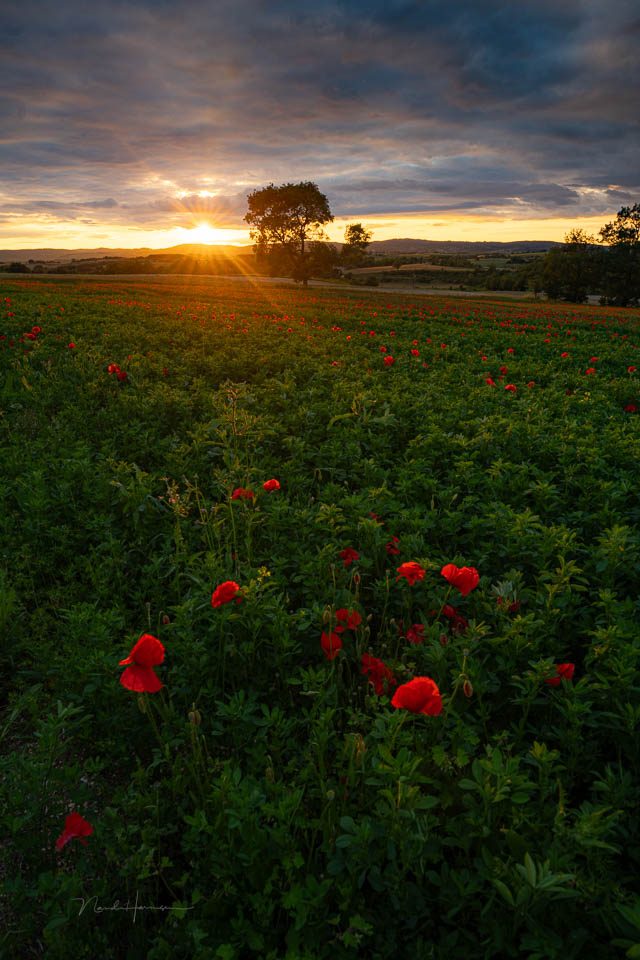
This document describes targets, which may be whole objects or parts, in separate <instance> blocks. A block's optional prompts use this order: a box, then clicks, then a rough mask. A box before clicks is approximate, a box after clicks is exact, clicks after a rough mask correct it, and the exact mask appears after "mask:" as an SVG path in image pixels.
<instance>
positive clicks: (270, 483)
mask: <svg viewBox="0 0 640 960" xmlns="http://www.w3.org/2000/svg"><path fill="white" fill-rule="evenodd" d="M262 489H263V490H266V491H267V493H271V491H272V490H279V489H280V484H279V483H278V481H277V480H275V479H273V480H267V482H266V483H263V484H262Z"/></svg>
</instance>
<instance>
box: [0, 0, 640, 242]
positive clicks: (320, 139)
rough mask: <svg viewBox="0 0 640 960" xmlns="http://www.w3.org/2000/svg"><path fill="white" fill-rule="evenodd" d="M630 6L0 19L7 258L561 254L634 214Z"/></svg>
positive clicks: (441, 1) (490, 3)
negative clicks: (423, 243) (454, 251)
mask: <svg viewBox="0 0 640 960" xmlns="http://www.w3.org/2000/svg"><path fill="white" fill-rule="evenodd" d="M639 48H640V6H639V5H638V3H637V0H607V2H605V0H562V2H558V0H535V2H530V0H510V2H507V0H422V2H406V0H366V2H363V0H343V2H340V3H338V2H328V0H314V2H313V3H312V4H311V3H308V4H306V3H304V2H303V0H92V2H91V3H87V2H86V0H57V2H55V3H54V2H51V0H19V2H14V0H0V247H2V248H5V249H18V248H29V249H33V248H38V247H56V248H65V247H66V248H79V247H100V246H107V247H133V248H135V247H153V248H158V247H165V246H171V245H173V244H177V243H184V242H211V243H213V242H219V243H236V244H243V243H249V242H250V237H249V234H248V227H247V224H246V223H245V222H244V219H243V218H244V215H245V213H246V212H247V194H248V193H250V192H251V191H252V190H255V189H260V188H261V187H263V186H266V185H267V184H269V183H275V184H276V185H277V184H280V183H286V182H298V181H301V180H311V181H313V182H314V183H316V184H317V185H318V187H319V188H320V190H321V191H322V192H323V193H324V194H326V196H327V198H328V200H329V204H330V207H331V212H332V213H333V215H334V217H335V220H334V222H333V223H332V224H331V225H329V227H328V228H327V233H328V235H329V237H330V238H331V239H332V240H335V241H340V240H342V239H343V235H344V229H345V226H346V225H347V224H348V223H354V222H358V223H362V224H363V225H364V226H365V227H366V228H367V229H369V230H371V231H372V233H373V237H374V239H375V240H384V239H389V238H392V237H420V238H423V239H433V240H519V239H522V240H533V239H541V240H562V239H563V237H564V235H565V234H566V233H567V232H568V231H569V230H570V229H571V228H573V227H581V228H583V229H586V230H587V232H591V233H596V234H597V232H598V230H599V229H600V227H602V226H603V225H604V224H605V223H607V222H609V221H611V220H613V219H615V216H616V214H617V212H618V210H619V209H620V208H621V207H623V206H632V205H633V204H634V203H638V202H640V106H639V105H640V67H639V62H640V61H639V58H638V53H637V52H638V49H639Z"/></svg>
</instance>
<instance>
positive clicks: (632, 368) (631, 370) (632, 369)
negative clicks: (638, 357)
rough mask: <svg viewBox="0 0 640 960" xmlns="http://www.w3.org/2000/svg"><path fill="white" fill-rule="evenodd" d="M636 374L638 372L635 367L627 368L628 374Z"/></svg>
mask: <svg viewBox="0 0 640 960" xmlns="http://www.w3.org/2000/svg"><path fill="white" fill-rule="evenodd" d="M635 372H636V368H635V367H627V373H635Z"/></svg>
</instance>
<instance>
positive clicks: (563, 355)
mask: <svg viewBox="0 0 640 960" xmlns="http://www.w3.org/2000/svg"><path fill="white" fill-rule="evenodd" d="M560 356H561V357H568V356H569V354H568V353H561V354H560Z"/></svg>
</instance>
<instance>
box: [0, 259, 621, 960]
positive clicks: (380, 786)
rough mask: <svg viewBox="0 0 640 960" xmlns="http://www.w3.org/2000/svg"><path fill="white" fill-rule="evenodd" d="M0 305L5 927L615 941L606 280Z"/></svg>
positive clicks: (316, 942)
mask: <svg viewBox="0 0 640 960" xmlns="http://www.w3.org/2000/svg"><path fill="white" fill-rule="evenodd" d="M0 336H1V337H2V339H0V429H1V437H2V447H1V451H2V454H1V456H2V459H1V464H2V468H1V474H0V496H1V503H2V509H1V511H0V517H1V523H2V530H1V533H2V541H1V542H2V550H1V554H2V562H1V564H0V636H1V646H0V651H1V656H2V659H1V669H2V691H3V701H2V702H3V706H2V711H1V712H0V739H1V741H2V748H3V749H2V751H1V758H0V764H1V768H0V823H1V824H2V828H3V837H4V842H3V845H2V855H1V856H0V890H1V891H2V897H1V900H0V916H1V919H2V923H1V924H0V956H1V957H4V956H6V957H19V958H21V960H22V958H26V957H30V956H47V957H51V958H58V957H59V958H65V960H68V958H73V960H76V958H81V957H87V958H97V957H100V958H114V960H119V958H122V957H132V958H136V960H137V958H141V957H144V958H149V960H175V958H184V960H191V958H196V960H209V958H221V960H253V958H255V960H258V958H261V960H285V958H286V960H325V958H326V960H342V958H366V960H406V958H409V957H413V958H416V960H422V958H431V957H433V958H442V960H445V958H446V960H456V958H463V960H467V958H470V957H473V958H505V957H525V958H530V960H544V958H555V957H562V958H563V960H570V958H579V957H584V956H588V957H589V958H590V960H609V958H612V957H624V956H625V955H627V956H629V957H634V956H640V897H639V896H638V880H637V878H638V872H639V870H640V826H639V821H638V816H637V811H638V804H639V801H640V765H639V760H640V757H639V748H638V734H639V729H640V698H639V692H640V676H639V662H638V661H639V657H640V589H639V586H640V529H639V521H640V498H639V497H638V476H639V469H640V466H639V456H640V433H639V429H638V424H639V422H640V421H639V415H638V411H639V410H640V362H639V361H640V356H639V353H640V350H639V346H640V315H639V313H638V311H635V312H634V311H631V310H620V309H618V310H613V309H604V308H595V307H580V308H576V309H569V308H567V307H566V306H561V307H560V306H556V305H553V304H548V303H544V304H528V305H525V304H516V303H513V302H510V303H509V302H500V301H499V300H496V301H495V302H493V301H492V302H489V301H487V300H486V299H483V300H482V301H480V300H478V301H475V300H471V299H465V300H462V299H459V300H456V299H455V298H435V297H427V296H420V295H415V296H413V297H411V296H406V297H402V296H398V295H391V294H386V295H385V294H379V293H375V292H368V293H362V294H360V293H348V292H340V291H336V289H335V288H333V289H327V290H324V289H321V288H314V289H309V290H304V289H302V288H296V287H293V286H291V285H282V286H278V285H273V284H271V285H270V284H262V285H252V284H250V283H245V282H233V281H217V280H216V281H210V282H204V281H202V280H201V279H197V280H193V281H192V282H188V281H183V280H180V281H177V282H174V281H170V282H158V281H153V280H148V279H141V280H132V281H130V282H129V281H127V282H122V283H119V282H115V281H109V280H104V281H90V280H79V279H68V278H60V279H55V280H41V281H38V280H36V279H34V278H24V279H18V278H17V277H16V278H11V279H2V280H0ZM636 367H637V368H638V369H636ZM270 480H277V481H278V484H269V483H268V482H269V481H270ZM265 483H266V484H267V488H266V489H265V487H264V484H265ZM270 487H271V488H272V489H269V488H270ZM234 494H235V495H234ZM405 564H412V565H413V566H411V567H408V568H407V567H406V566H405V567H403V566H402V565H405ZM448 565H455V566H456V567H458V568H464V567H467V568H472V569H473V570H475V571H477V573H478V582H477V583H475V582H474V578H473V575H472V574H470V575H469V576H470V577H471V579H470V580H469V582H468V583H466V581H465V579H464V578H463V580H462V581H459V580H457V579H456V577H455V576H454V571H451V569H449V571H445V573H446V574H447V576H445V575H443V573H442V570H443V568H445V567H447V566H448ZM406 570H414V571H416V573H417V576H416V578H413V577H409V578H407V577H406V576H404V575H403V573H404V572H405V571H406ZM451 580H453V581H454V582H453V583H452V582H450V581H451ZM411 581H414V582H411ZM465 583H466V585H465ZM224 584H232V586H231V587H227V588H226V590H225V589H223V590H222V591H220V590H219V589H218V588H220V587H221V586H222V585H224ZM456 584H459V585H462V586H463V588H464V589H463V590H462V591H461V590H460V589H459V586H457V585H456ZM467 588H469V589H467ZM226 591H228V592H226ZM220 598H221V602H218V600H219V599H220ZM212 601H215V605H214V603H213V602H212ZM144 634H148V635H151V636H152V637H154V638H156V640H157V641H159V644H161V645H162V648H164V652H163V655H162V653H159V652H158V651H160V650H161V649H162V648H161V647H160V646H159V645H158V643H157V642H156V641H145V643H148V644H150V645H151V646H150V649H151V650H152V653H153V654H155V656H152V657H151V658H150V659H152V660H153V661H154V665H153V666H152V667H150V666H149V663H148V660H144V657H140V658H139V659H140V662H139V663H138V664H136V663H134V664H133V665H131V664H130V665H127V664H124V665H121V661H123V660H126V659H127V658H128V657H129V654H130V653H131V651H132V649H133V648H134V646H135V645H136V643H137V642H138V640H139V639H140V638H141V636H142V635H144ZM323 634H324V637H323V636H322V635H323ZM363 658H364V659H363ZM372 658H373V659H372ZM142 661H144V662H142ZM132 666H133V667H134V669H133V670H132ZM367 666H368V667H369V670H368V671H367ZM559 668H561V669H559ZM125 671H126V676H125ZM154 675H155V676H157V678H158V681H159V683H160V684H161V685H162V686H161V689H155V690H153V692H144V691H140V692H137V691H136V690H135V689H128V688H127V687H126V686H125V685H123V684H122V683H121V682H120V680H121V677H123V676H125V680H126V678H127V677H128V678H130V679H131V678H134V680H133V684H132V685H133V686H134V687H135V685H136V684H137V685H138V686H145V685H147V684H148V681H149V679H150V677H153V676H154ZM414 678H429V680H430V681H432V683H431V686H430V687H429V690H430V691H432V693H433V695H432V696H431V697H430V698H429V699H428V700H426V701H425V710H426V711H427V712H426V713H425V712H419V711H420V709H421V704H417V706H416V705H415V703H414V709H410V708H408V707H407V706H406V704H407V702H408V701H407V700H406V686H405V685H406V684H407V683H409V682H411V681H412V680H413V679H414ZM425 684H426V682H423V686H424V687H425V689H426V685H425ZM410 689H413V688H410ZM397 691H401V692H400V693H397ZM392 700H396V701H397V703H396V704H394V703H392ZM398 703H400V704H401V705H397V704H398ZM402 704H404V705H402ZM70 814H77V815H79V816H80V817H81V818H82V821H80V820H78V819H77V818H76V823H82V822H84V823H87V824H89V825H90V828H85V835H83V836H79V835H77V834H79V833H81V830H79V829H78V828H76V830H75V831H74V830H72V829H71V827H72V821H66V818H67V817H69V815H70ZM65 823H66V827H67V830H66V833H65ZM89 829H91V831H92V832H90V833H89V832H88V831H89ZM72 834H75V835H72ZM57 841H58V842H57ZM58 847H59V848H60V849H58ZM116 903H117V906H114V905H115V904H116ZM125 905H126V907H125ZM134 907H135V910H134Z"/></svg>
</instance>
